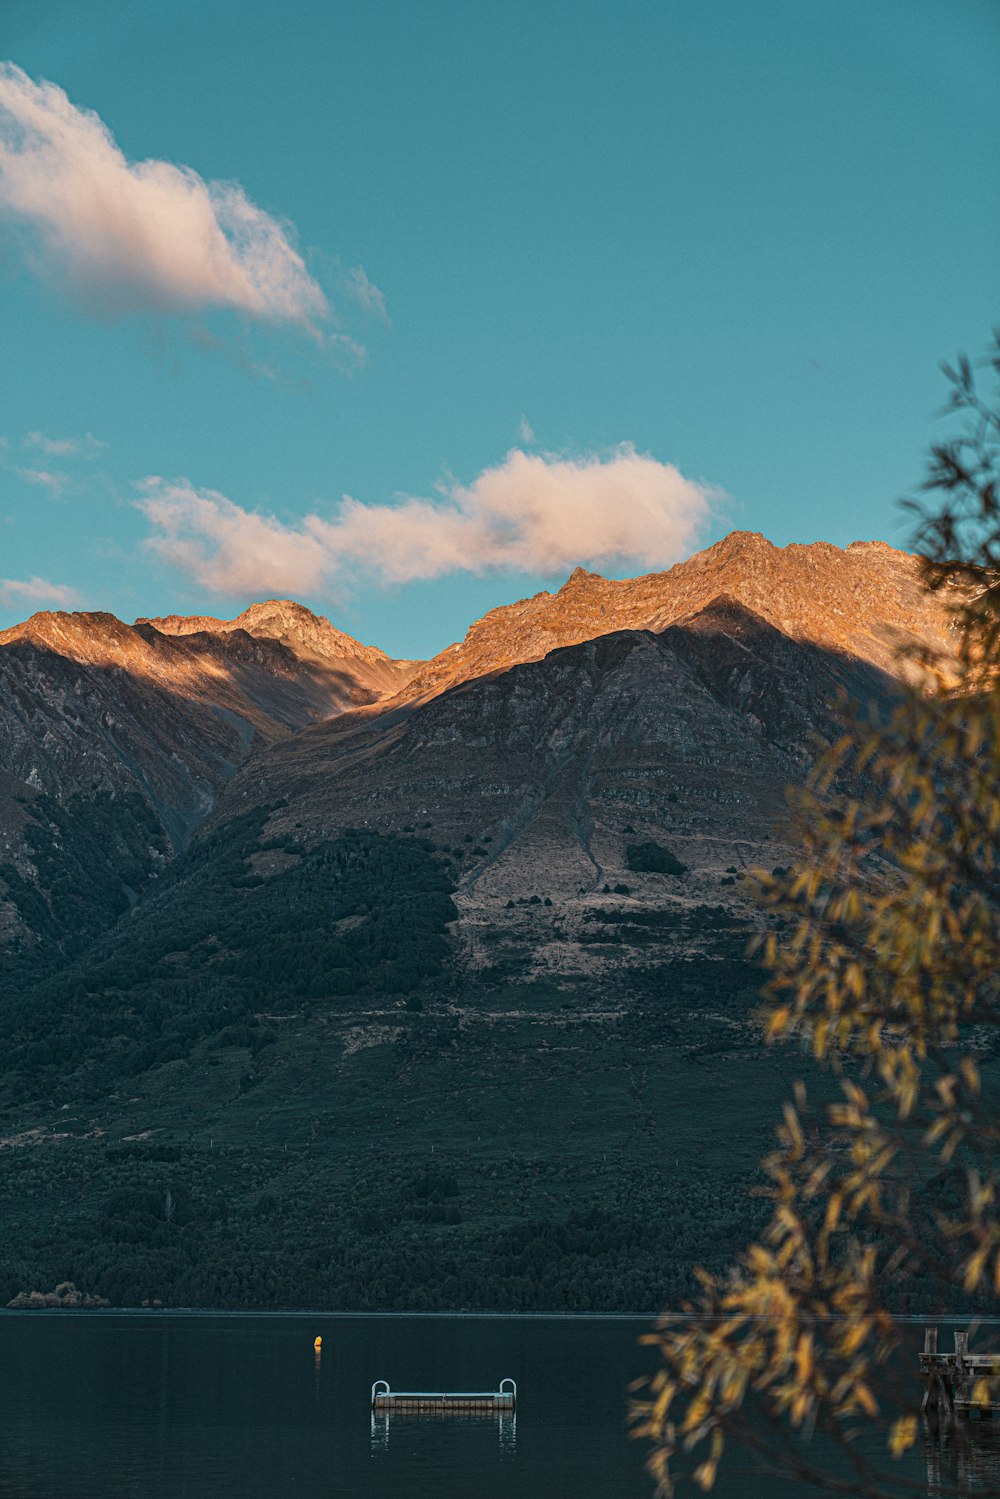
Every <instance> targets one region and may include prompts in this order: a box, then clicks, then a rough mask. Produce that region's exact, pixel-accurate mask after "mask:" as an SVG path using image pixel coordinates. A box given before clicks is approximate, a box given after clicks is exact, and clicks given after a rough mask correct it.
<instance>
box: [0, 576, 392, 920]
mask: <svg viewBox="0 0 1000 1499" xmlns="http://www.w3.org/2000/svg"><path fill="white" fill-rule="evenodd" d="M241 618H242V619H243V620H244V623H243V624H240V622H239V621H234V622H232V623H231V624H226V625H224V627H222V628H220V629H218V630H216V631H213V630H210V629H205V628H201V626H203V625H205V624H215V623H219V622H215V621H201V620H199V621H197V622H196V623H197V625H198V627H199V628H197V629H193V630H190V631H187V630H182V629H181V628H180V626H181V625H182V624H183V623H184V622H183V621H178V620H173V621H171V622H170V624H171V626H172V631H171V632H170V633H168V632H166V631H161V630H158V629H156V628H155V627H154V625H153V624H151V623H150V622H149V621H139V622H138V623H137V624H136V625H135V626H131V627H130V626H129V625H126V624H123V623H122V622H121V621H120V620H118V619H116V618H115V617H114V616H113V615H110V614H62V613H42V614H36V615H33V616H32V618H31V619H29V620H28V621H26V622H25V623H24V624H22V625H17V626H15V627H14V628H13V629H9V630H5V631H3V632H2V633H0V766H2V768H3V771H4V773H5V778H9V779H5V784H4V786H3V787H0V851H2V852H0V865H2V866H3V868H2V869H0V942H2V941H3V939H4V936H5V935H6V936H7V937H8V938H10V937H12V936H16V935H17V933H18V932H19V931H20V932H21V933H22V934H23V933H25V932H35V933H36V934H37V933H38V932H39V931H40V930H41V928H40V927H39V924H38V918H39V916H40V915H41V914H42V913H41V912H40V910H39V908H38V907H37V904H36V903H35V901H34V897H33V896H32V895H31V889H39V890H40V891H41V893H42V898H43V901H45V902H48V903H49V905H50V906H51V902H52V898H53V890H54V889H55V888H56V887H59V886H63V885H68V886H70V887H76V888H75V889H72V888H71V889H70V890H68V891H67V892H66V893H67V896H68V897H69V899H68V901H63V902H61V906H62V910H63V915H62V916H59V915H57V913H56V912H55V910H52V912H51V914H52V916H53V922H54V925H51V926H50V925H49V924H48V923H46V922H43V923H42V924H43V926H46V927H47V929H48V930H49V931H50V934H55V933H58V931H59V928H60V927H61V926H62V925H63V924H64V923H65V921H66V920H68V919H69V916H68V911H69V908H70V907H72V908H73V909H74V910H75V912H76V915H75V916H74V918H73V919H72V922H71V924H72V925H73V926H74V927H79V928H80V931H81V934H82V933H84V932H85V931H86V929H87V927H88V924H89V923H90V919H91V918H90V917H89V916H88V914H87V909H86V907H87V901H86V885H87V883H88V880H89V879H90V878H91V876H90V874H89V873H88V870H89V869H90V867H91V861H92V860H93V859H94V858H95V857H96V858H97V861H98V864H99V865H100V868H101V870H102V871H104V873H102V874H101V875H100V877H99V878H100V882H101V883H103V882H104V878H105V874H106V876H107V881H108V885H109V888H108V892H107V895H108V900H109V901H110V905H107V904H106V903H105V902H104V901H103V900H102V901H101V902H100V911H98V910H97V909H96V908H95V909H94V911H93V912H92V913H91V915H92V917H93V920H94V921H97V922H100V921H102V920H104V919H106V917H107V915H108V913H109V911H111V912H113V913H114V914H120V912H121V911H122V910H124V909H125V908H126V906H127V904H128V902H129V901H130V900H132V899H134V896H135V893H136V891H137V890H138V888H139V887H140V886H141V885H142V884H143V883H144V881H145V880H146V879H147V878H149V877H150V876H151V875H153V874H155V873H156V872H157V870H162V868H163V866H164V862H165V860H167V859H168V858H169V857H171V856H172V854H173V853H175V852H176V851H177V850H178V849H180V848H182V847H183V846H184V844H185V843H186V841H187V839H188V838H189V837H190V835H191V833H192V831H193V830H194V828H196V827H197V826H198V825H199V823H200V822H201V821H202V820H203V819H204V818H205V816H206V815H207V814H208V812H209V811H210V810H211V808H212V806H213V805H214V803H215V799H216V797H217V796H218V793H219V791H220V789H221V787H222V786H223V785H224V784H225V782H226V780H227V779H228V778H229V776H231V775H232V773H233V771H234V770H235V769H236V767H237V766H238V765H239V764H240V763H241V762H242V760H243V759H244V758H245V757H246V755H247V754H248V753H249V752H250V750H251V748H252V747H254V746H257V745H261V744H266V743H269V742H272V741H274V740H275V739H278V738H281V737H283V736H285V735H287V734H289V733H291V732H293V731H294V730H297V729H299V728H301V727H302V726H303V725H305V724H307V723H311V722H313V721H315V720H317V719H321V718H324V717H327V716H329V715H331V714H336V713H338V712H339V711H341V710H342V709H343V708H344V707H345V706H347V705H353V704H358V703H365V702H371V701H372V700H373V698H375V697H376V696H377V695H378V692H379V691H380V690H382V688H384V687H386V686H389V685H392V686H395V685H398V683H399V682H400V681H401V680H405V670H406V669H405V667H404V668H402V669H400V668H397V666H396V665H395V663H393V662H391V661H390V660H389V658H388V657H386V656H384V655H383V654H382V653H381V652H378V651H374V650H369V649H368V648H366V647H363V646H359V645H358V644H357V642H355V641H352V640H351V639H350V637H349V636H345V635H342V634H341V633H340V632H339V631H336V630H334V628H333V627H332V626H331V625H329V624H328V622H327V621H325V620H322V619H319V618H318V617H317V616H315V615H313V614H311V613H310V612H309V611H308V610H306V609H303V608H301V607H300V606H299V605H285V604H275V605H258V606H255V607H254V609H252V610H248V611H247V614H246V616H241ZM18 783H20V784H18ZM102 828H103V829H104V830H105V832H104V833H103V834H102ZM102 843H103V844H104V847H103V848H102V847H101V845H102ZM78 845H79V847H78ZM116 861H117V862H118V863H120V865H121V870H120V875H121V878H120V879H118V880H117V882H116V879H115V875H114V869H115V865H116ZM95 877H97V872H96V871H95ZM116 883H117V887H118V888H117V892H116V893H114V894H112V890H113V887H114V886H115V885H116ZM15 886H16V887H17V889H16V891H15V893H14V894H13V895H12V890H14V887H15ZM58 904H60V902H59V901H57V905H58ZM29 907H30V908H31V909H32V910H33V911H34V915H30V916H29V915H28V908H29Z"/></svg>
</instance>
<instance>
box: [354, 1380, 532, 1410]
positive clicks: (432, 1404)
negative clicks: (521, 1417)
mask: <svg viewBox="0 0 1000 1499" xmlns="http://www.w3.org/2000/svg"><path fill="white" fill-rule="evenodd" d="M516 1409H517V1385H516V1384H515V1383H514V1381H513V1380H512V1379H501V1381H500V1387H499V1389H496V1390H392V1389H390V1388H389V1383H388V1381H387V1380H385V1379H376V1381H375V1383H374V1384H373V1385H372V1410H373V1411H384V1412H390V1411H395V1412H397V1413H399V1414H404V1413H405V1414H407V1415H419V1414H424V1413H426V1414H428V1415H430V1414H432V1413H439V1412H443V1411H455V1412H456V1413H458V1412H465V1413H471V1412H481V1413H483V1414H486V1413H489V1412H492V1411H497V1412H505V1411H506V1412H509V1411H514V1410H516Z"/></svg>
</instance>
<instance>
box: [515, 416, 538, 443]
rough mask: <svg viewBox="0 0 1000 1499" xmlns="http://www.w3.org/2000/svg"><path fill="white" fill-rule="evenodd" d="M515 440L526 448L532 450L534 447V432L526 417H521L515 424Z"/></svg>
mask: <svg viewBox="0 0 1000 1499" xmlns="http://www.w3.org/2000/svg"><path fill="white" fill-rule="evenodd" d="M517 440H518V442H523V443H524V445H525V447H526V448H533V447H534V445H535V431H534V428H533V427H532V425H531V423H530V422H529V421H528V418H527V417H526V416H522V417H521V420H520V421H519V422H518V424H517Z"/></svg>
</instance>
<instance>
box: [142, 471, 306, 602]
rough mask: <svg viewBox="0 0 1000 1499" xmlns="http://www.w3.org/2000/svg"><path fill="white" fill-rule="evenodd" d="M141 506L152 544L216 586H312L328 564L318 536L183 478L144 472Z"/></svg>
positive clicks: (275, 589) (247, 589)
mask: <svg viewBox="0 0 1000 1499" xmlns="http://www.w3.org/2000/svg"><path fill="white" fill-rule="evenodd" d="M139 488H140V490H141V492H142V498H141V499H140V500H139V501H138V504H139V508H140V510H142V511H143V512H144V513H145V515H146V517H147V519H148V520H149V521H150V522H151V523H152V525H153V527H154V529H155V530H156V531H157V532H158V533H159V534H158V535H156V536H153V537H151V538H150V540H149V542H148V545H149V547H150V549H151V550H152V551H153V552H155V553H156V554H157V555H158V556H160V557H162V558H163V560H164V561H165V562H169V563H171V564H172V565H173V566H175V567H179V568H180V569H181V570H182V571H184V572H186V573H188V574H189V575H190V576H191V577H192V578H194V579H195V581H196V582H198V583H200V584H202V586H203V587H205V588H208V589H210V590H212V591H213V592H216V593H235V594H248V595H249V594H256V593H260V592H267V593H271V594H278V593H280V594H286V593H309V592H312V591H313V590H315V589H316V588H318V587H319V586H320V584H321V582H322V580H323V578H324V575H325V574H326V573H327V572H328V571H329V563H328V558H327V556H326V553H325V552H324V550H323V547H322V545H321V544H320V542H318V541H317V540H316V538H315V537H313V536H310V535H308V534H306V533H304V532H302V531H297V530H295V529H294V528H293V527H290V526H285V525H283V524H282V522H281V521H279V520H276V519H275V517H274V516H267V515H257V514H254V513H253V512H251V511H247V510H243V509H241V508H240V506H239V505H235V504H233V502H232V500H227V499H226V497H225V495H223V494H219V493H218V491H216V490H214V489H195V488H194V486H193V485H191V484H189V483H188V482H187V480H186V479H178V480H176V481H175V482H172V483H171V482H168V481H166V480H164V479H159V478H155V477H153V478H149V479H144V480H143V482H142V484H141V485H140V486H139Z"/></svg>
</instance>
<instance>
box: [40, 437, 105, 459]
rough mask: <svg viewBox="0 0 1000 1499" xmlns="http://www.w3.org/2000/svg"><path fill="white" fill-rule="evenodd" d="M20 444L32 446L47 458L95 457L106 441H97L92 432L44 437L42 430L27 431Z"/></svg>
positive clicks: (103, 448) (100, 451)
mask: <svg viewBox="0 0 1000 1499" xmlns="http://www.w3.org/2000/svg"><path fill="white" fill-rule="evenodd" d="M21 446H22V447H23V448H34V449H35V450H36V451H37V452H39V453H44V454H45V455H46V457H48V458H96V457H97V455H98V453H103V452H104V450H105V448H106V447H107V443H106V442H99V441H98V439H97V438H96V437H95V436H94V434H93V433H92V432H86V433H85V434H84V435H83V437H46V436H45V433H44V432H29V433H28V434H27V436H26V437H25V438H24V439H23V440H22V443H21Z"/></svg>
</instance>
